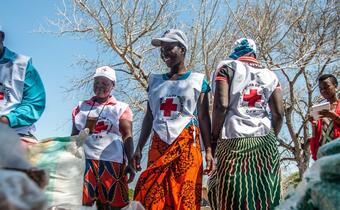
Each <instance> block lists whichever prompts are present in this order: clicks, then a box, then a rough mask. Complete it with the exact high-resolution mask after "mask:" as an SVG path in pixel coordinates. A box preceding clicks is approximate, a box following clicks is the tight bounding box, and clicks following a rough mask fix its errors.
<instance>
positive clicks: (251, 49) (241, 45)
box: [229, 38, 256, 60]
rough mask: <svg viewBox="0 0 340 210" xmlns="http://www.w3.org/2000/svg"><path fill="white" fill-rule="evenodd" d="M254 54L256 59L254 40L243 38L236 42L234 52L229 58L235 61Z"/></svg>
mask: <svg viewBox="0 0 340 210" xmlns="http://www.w3.org/2000/svg"><path fill="white" fill-rule="evenodd" d="M247 54H249V55H250V54H253V55H254V56H255V57H256V45H255V42H254V41H253V40H252V39H246V38H241V39H238V40H237V41H236V42H235V47H234V50H233V52H232V53H231V54H230V55H229V58H232V59H234V60H236V59H238V58H239V57H241V56H244V55H247Z"/></svg>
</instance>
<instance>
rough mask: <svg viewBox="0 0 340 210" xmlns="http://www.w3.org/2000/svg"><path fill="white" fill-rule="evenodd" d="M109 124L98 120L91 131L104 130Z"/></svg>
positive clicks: (98, 131)
mask: <svg viewBox="0 0 340 210" xmlns="http://www.w3.org/2000/svg"><path fill="white" fill-rule="evenodd" d="M108 127H109V126H108V125H106V124H105V122H104V121H100V122H98V123H97V124H96V127H95V128H94V131H93V133H100V132H102V131H106V130H107V128H108Z"/></svg>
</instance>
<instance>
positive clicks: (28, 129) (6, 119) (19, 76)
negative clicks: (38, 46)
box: [0, 28, 46, 139]
mask: <svg viewBox="0 0 340 210" xmlns="http://www.w3.org/2000/svg"><path fill="white" fill-rule="evenodd" d="M4 40H5V33H4V32H3V31H2V30H1V28H0V122H1V123H4V124H7V125H8V126H9V127H11V128H13V129H14V130H15V131H16V133H18V134H19V135H20V136H21V137H25V138H29V139H35V137H34V136H33V132H34V131H35V126H34V123H35V122H36V121H37V120H38V119H39V118H40V117H41V115H42V113H43V112H44V109H45V103H46V99H45V98H46V95H45V89H44V85H43V83H42V81H41V79H40V76H39V74H38V72H37V70H36V69H35V68H34V66H33V64H32V59H31V58H30V57H27V56H24V55H19V54H17V53H15V52H13V51H11V50H9V49H8V48H7V47H4V43H3V42H4Z"/></svg>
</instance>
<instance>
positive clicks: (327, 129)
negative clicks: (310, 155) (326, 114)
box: [320, 120, 334, 147]
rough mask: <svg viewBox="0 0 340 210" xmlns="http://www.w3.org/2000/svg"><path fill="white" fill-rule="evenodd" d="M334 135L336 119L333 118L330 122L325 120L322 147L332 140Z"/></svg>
mask: <svg viewBox="0 0 340 210" xmlns="http://www.w3.org/2000/svg"><path fill="white" fill-rule="evenodd" d="M333 136H334V121H333V120H331V121H330V122H329V124H328V123H326V122H324V123H323V124H322V137H321V141H320V147H321V146H322V145H325V144H327V143H328V142H330V141H332V140H333Z"/></svg>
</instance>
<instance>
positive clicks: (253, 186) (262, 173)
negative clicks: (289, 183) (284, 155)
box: [208, 131, 280, 210]
mask: <svg viewBox="0 0 340 210" xmlns="http://www.w3.org/2000/svg"><path fill="white" fill-rule="evenodd" d="M216 158H217V169H216V171H215V173H213V175H212V176H211V177H210V178H209V180H208V190H209V191H208V197H209V202H210V205H211V207H212V209H218V210H269V209H274V208H275V206H277V205H278V204H279V199H280V163H279V154H278V148H277V144H276V137H275V135H274V132H273V131H271V132H270V133H269V134H267V135H266V136H260V137H246V138H235V139H227V140H222V141H219V142H218V145H217V149H216Z"/></svg>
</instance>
